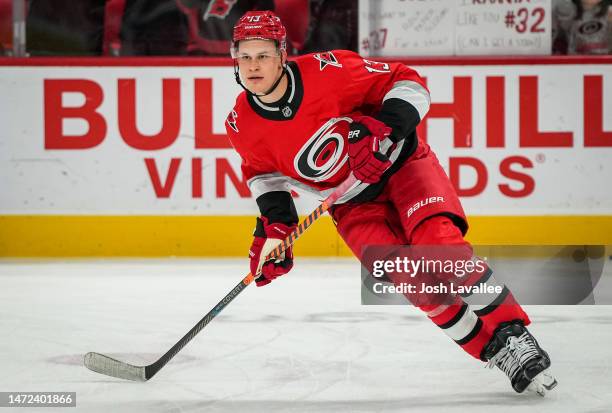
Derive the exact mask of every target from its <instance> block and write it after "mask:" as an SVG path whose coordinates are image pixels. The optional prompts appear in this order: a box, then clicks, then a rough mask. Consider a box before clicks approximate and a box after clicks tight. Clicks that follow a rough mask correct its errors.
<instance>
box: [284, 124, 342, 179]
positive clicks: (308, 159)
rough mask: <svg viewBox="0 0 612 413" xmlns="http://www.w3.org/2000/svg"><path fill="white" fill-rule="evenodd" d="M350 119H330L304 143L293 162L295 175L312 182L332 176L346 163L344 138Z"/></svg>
mask: <svg viewBox="0 0 612 413" xmlns="http://www.w3.org/2000/svg"><path fill="white" fill-rule="evenodd" d="M350 123H351V119H350V118H332V119H330V120H329V121H327V122H326V123H325V124H324V125H323V126H321V127H320V128H319V130H318V131H316V132H315V133H314V135H313V136H312V137H311V138H310V139H309V140H308V141H307V142H306V144H305V145H304V146H303V147H302V149H300V151H299V152H298V154H297V155H296V156H295V158H294V160H293V166H294V168H295V170H296V171H297V173H298V174H299V175H300V176H301V177H303V178H306V179H309V180H311V181H314V182H321V181H325V180H327V179H329V178H331V177H332V176H334V175H335V174H336V173H337V172H338V171H339V170H340V169H341V168H342V166H343V165H344V164H345V163H346V161H347V159H348V157H347V155H346V153H345V151H344V146H345V145H344V137H345V136H346V135H347V133H348V130H349V124H350Z"/></svg>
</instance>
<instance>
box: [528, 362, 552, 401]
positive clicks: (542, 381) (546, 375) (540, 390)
mask: <svg viewBox="0 0 612 413" xmlns="http://www.w3.org/2000/svg"><path fill="white" fill-rule="evenodd" d="M556 386H557V379H555V377H554V376H553V375H552V374H551V372H550V371H549V369H546V370H544V371H543V372H541V373H540V374H538V375H537V376H535V377H534V378H533V380H531V383H529V386H528V387H527V390H528V391H531V392H535V393H537V394H539V395H540V396H542V397H544V396H545V395H546V393H547V392H548V391H550V390H552V389H554V388H555V387H556Z"/></svg>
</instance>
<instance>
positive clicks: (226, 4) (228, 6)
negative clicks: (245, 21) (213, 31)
mask: <svg viewBox="0 0 612 413" xmlns="http://www.w3.org/2000/svg"><path fill="white" fill-rule="evenodd" d="M237 1H238V0H212V1H211V2H210V3H208V7H207V8H206V12H205V13H204V17H203V20H206V19H208V18H209V17H211V16H212V17H217V18H219V19H223V18H224V17H225V16H227V15H228V13H229V12H230V11H231V10H232V7H234V4H236V2H237Z"/></svg>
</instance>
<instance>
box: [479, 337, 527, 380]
mask: <svg viewBox="0 0 612 413" xmlns="http://www.w3.org/2000/svg"><path fill="white" fill-rule="evenodd" d="M512 338H516V337H512ZM508 340H510V339H508ZM495 366H497V367H499V369H500V370H501V371H503V372H504V373H506V375H507V376H508V377H509V378H511V379H512V378H513V377H514V375H515V374H516V373H517V372H518V371H519V368H520V364H518V362H517V361H516V360H515V359H514V357H512V354H511V353H510V351H509V350H508V348H506V347H504V348H502V349H501V350H499V351H498V352H497V354H496V355H494V356H493V357H491V358H490V359H489V361H488V362H487V365H486V366H485V367H488V368H490V369H492V368H493V367H495Z"/></svg>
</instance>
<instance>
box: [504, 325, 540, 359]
mask: <svg viewBox="0 0 612 413" xmlns="http://www.w3.org/2000/svg"><path fill="white" fill-rule="evenodd" d="M506 347H508V351H509V352H510V353H511V354H512V356H513V357H514V358H515V359H516V361H517V362H518V363H519V364H520V365H521V366H524V365H525V363H527V361H529V360H531V359H532V358H533V357H535V356H537V355H538V354H539V351H538V347H537V345H536V343H535V341H534V339H533V337H531V334H529V333H528V332H526V331H525V332H524V333H523V334H521V335H520V336H519V337H508V341H507V342H506Z"/></svg>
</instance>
